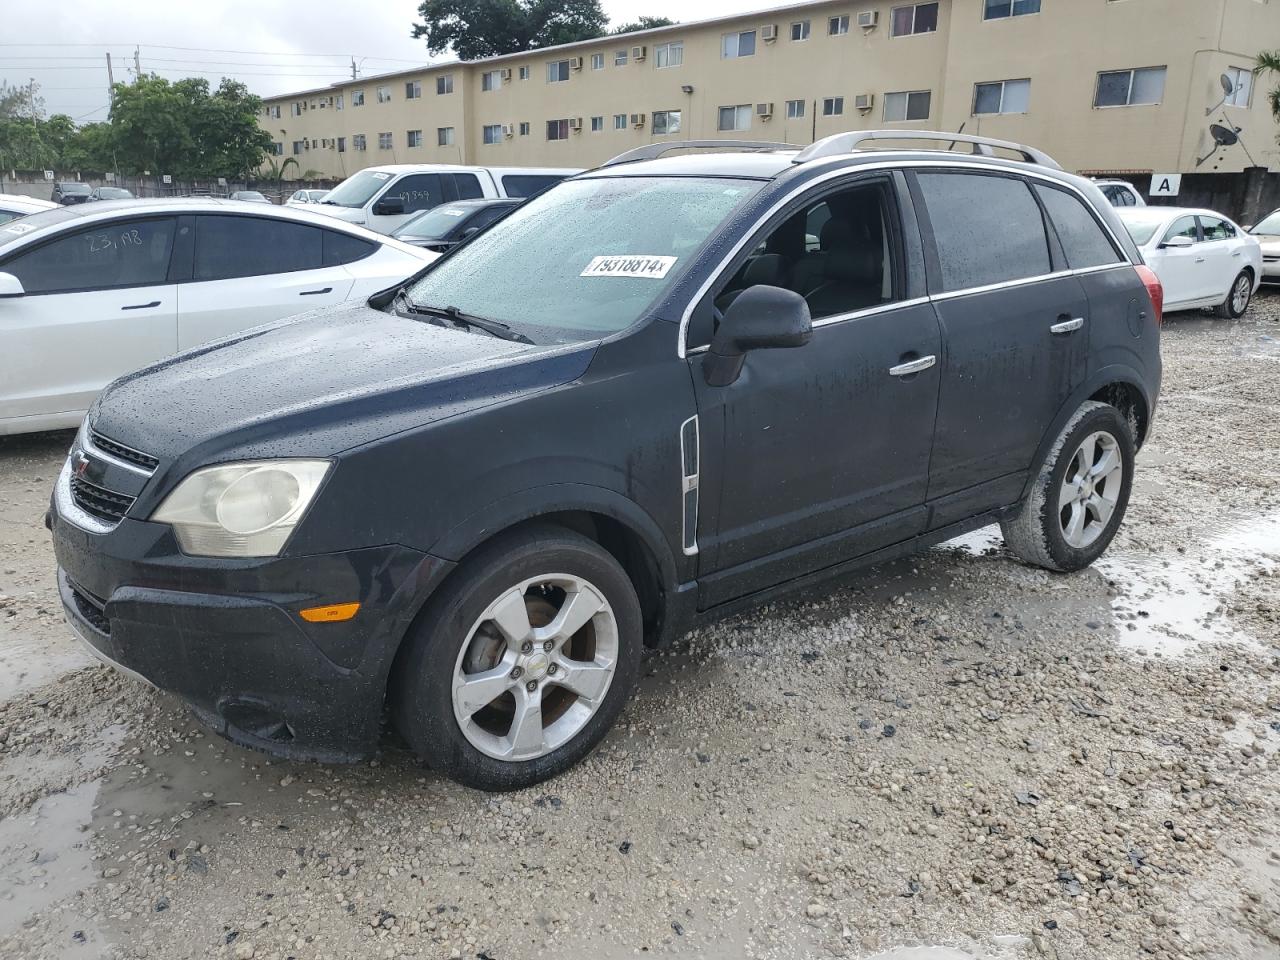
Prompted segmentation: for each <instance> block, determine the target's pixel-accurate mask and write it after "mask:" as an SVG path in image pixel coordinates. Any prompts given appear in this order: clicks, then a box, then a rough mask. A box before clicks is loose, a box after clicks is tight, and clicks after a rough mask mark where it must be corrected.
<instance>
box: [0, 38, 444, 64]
mask: <svg viewBox="0 0 1280 960" xmlns="http://www.w3.org/2000/svg"><path fill="white" fill-rule="evenodd" d="M128 46H133V44H132V43H0V47H55V48H57V47H97V48H99V49H101V48H102V47H128ZM140 46H142V47H143V48H147V47H151V48H154V49H156V50H182V51H185V52H187V53H233V54H238V55H242V56H258V57H320V58H327V59H334V58H340V59H343V60H348V59H350V57H351V56H352V55H351V54H349V53H299V52H295V51H285V50H228V49H223V48H218V47H179V46H174V45H173V44H168V43H143V44H140ZM356 56H357V57H358V58H360V59H365V60H374V61H377V62H380V63H412V64H423V63H425V62H426V61H424V60H409V59H406V58H404V57H376V56H366V57H360V55H359V54H356ZM93 59H96V58H93Z"/></svg>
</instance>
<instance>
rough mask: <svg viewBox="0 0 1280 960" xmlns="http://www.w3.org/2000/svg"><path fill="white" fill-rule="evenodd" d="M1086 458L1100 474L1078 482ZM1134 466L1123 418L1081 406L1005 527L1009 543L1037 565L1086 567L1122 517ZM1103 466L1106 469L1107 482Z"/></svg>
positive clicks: (1111, 410)
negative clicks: (1077, 519) (1100, 470)
mask: <svg viewBox="0 0 1280 960" xmlns="http://www.w3.org/2000/svg"><path fill="white" fill-rule="evenodd" d="M1087 441H1088V442H1089V443H1090V447H1089V449H1087V450H1086V449H1085V444H1086V442H1087ZM1086 458H1087V459H1088V461H1089V463H1090V465H1091V466H1092V467H1093V469H1094V471H1095V475H1094V476H1092V477H1091V478H1090V479H1089V481H1088V482H1087V483H1079V482H1078V480H1079V477H1080V473H1081V468H1082V466H1083V465H1084V461H1085V459H1086ZM1117 462H1118V464H1119V466H1118V470H1119V476H1118V477H1116V476H1115V470H1116V468H1115V467H1114V466H1111V467H1109V468H1108V464H1115V463H1117ZM1133 464H1134V439H1133V432H1132V428H1131V426H1130V424H1129V422H1128V421H1127V420H1126V419H1125V416H1124V415H1123V414H1122V413H1121V412H1120V411H1119V410H1117V409H1116V408H1115V407H1113V406H1111V405H1109V404H1105V403H1098V402H1096V401H1092V400H1091V401H1088V402H1086V403H1083V404H1081V405H1080V409H1079V410H1077V411H1076V412H1075V414H1074V415H1073V416H1072V417H1071V419H1070V420H1069V421H1068V422H1067V425H1066V426H1065V427H1063V428H1062V432H1061V433H1060V434H1059V435H1058V439H1057V440H1056V441H1055V442H1054V444H1053V447H1052V448H1051V449H1050V451H1049V454H1048V456H1047V457H1046V458H1045V461H1044V464H1043V465H1042V466H1041V468H1040V472H1039V474H1038V475H1037V477H1036V480H1035V482H1034V485H1033V486H1032V488H1031V493H1030V495H1029V496H1028V497H1027V498H1026V499H1025V500H1024V501H1023V502H1022V503H1021V504H1019V505H1018V508H1017V510H1016V511H1015V512H1014V513H1013V514H1011V515H1010V516H1008V517H1006V518H1005V519H1004V520H1002V521H1001V522H1000V531H1001V532H1002V533H1003V534H1004V541H1005V545H1006V546H1007V547H1008V548H1009V549H1010V551H1012V552H1013V554H1014V556H1016V557H1018V559H1020V560H1022V561H1024V562H1025V563H1029V564H1031V565H1033V566H1037V567H1044V568H1045V569H1046V570H1054V571H1057V572H1059V573H1072V572H1074V571H1076V570H1083V569H1084V568H1085V567H1087V566H1089V564H1091V563H1093V561H1094V560H1096V559H1098V557H1099V556H1101V555H1102V552H1103V551H1104V550H1106V549H1107V547H1108V546H1109V545H1110V543H1111V541H1112V539H1113V538H1114V537H1115V535H1116V530H1118V529H1119V527H1120V523H1121V521H1122V520H1123V519H1124V513H1125V509H1126V508H1127V507H1128V505H1129V491H1130V489H1131V487H1132V485H1133ZM1099 467H1103V468H1107V469H1108V472H1107V473H1106V476H1105V477H1104V478H1102V479H1101V480H1100V479H1099V475H1100V474H1097V473H1096V471H1097V470H1098V468H1099ZM1055 506H1057V507H1058V509H1054V507H1055ZM1108 509H1109V513H1108V512H1106V511H1107V510H1108ZM1104 515H1105V519H1104ZM1078 517H1082V518H1083V519H1082V520H1081V522H1080V525H1079V526H1078V527H1077V526H1074V525H1073V524H1072V520H1074V519H1076V518H1078Z"/></svg>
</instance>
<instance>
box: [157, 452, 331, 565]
mask: <svg viewBox="0 0 1280 960" xmlns="http://www.w3.org/2000/svg"><path fill="white" fill-rule="evenodd" d="M328 472H329V461H328V460H256V461H252V462H249V463H226V464H222V465H221V466H217V467H204V468H203V469H200V470H197V471H196V472H195V473H193V474H191V475H190V476H189V477H187V478H186V479H185V480H183V481H182V482H181V483H180V484H178V486H177V489H175V490H174V491H173V492H172V493H170V494H169V496H167V497H165V500H164V503H162V504H160V508H159V509H158V510H156V512H155V513H154V514H152V516H151V519H152V520H154V521H156V522H157V523H168V524H170V525H172V527H173V532H174V535H175V536H176V537H177V538H178V545H179V546H180V547H181V548H182V552H183V553H189V554H194V555H196V556H201V557H274V556H275V555H276V554H278V553H279V552H280V548H281V547H283V546H284V542H285V541H286V540H288V539H289V534H290V533H292V532H293V528H294V527H295V526H297V524H298V521H299V520H301V519H302V515H303V514H304V513H305V512H306V510H307V506H308V505H309V504H310V503H311V500H312V498H313V497H314V496H315V495H316V491H317V490H319V489H320V483H321V481H323V480H324V476H325V474H326V473H328Z"/></svg>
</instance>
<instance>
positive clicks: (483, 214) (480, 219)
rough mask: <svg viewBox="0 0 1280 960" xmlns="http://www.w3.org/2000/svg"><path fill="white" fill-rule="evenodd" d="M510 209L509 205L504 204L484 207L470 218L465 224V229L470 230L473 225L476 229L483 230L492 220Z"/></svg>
mask: <svg viewBox="0 0 1280 960" xmlns="http://www.w3.org/2000/svg"><path fill="white" fill-rule="evenodd" d="M510 209H511V208H510V207H505V206H504V207H485V208H484V209H483V210H481V211H480V212H479V213H477V214H476V215H475V216H474V217H472V218H471V220H470V222H469V223H468V224H467V227H466V229H468V230H470V229H472V228H473V227H474V228H475V229H477V230H483V229H484V228H485V227H487V226H488V225H489V224H491V223H493V221H495V220H497V219H498V218H499V217H501V216H503V215H504V214H506V212H507V211H508V210H510Z"/></svg>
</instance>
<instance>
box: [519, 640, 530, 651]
mask: <svg viewBox="0 0 1280 960" xmlns="http://www.w3.org/2000/svg"><path fill="white" fill-rule="evenodd" d="M520 652H521V653H533V641H532V640H526V641H525V642H524V643H522V644H520Z"/></svg>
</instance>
